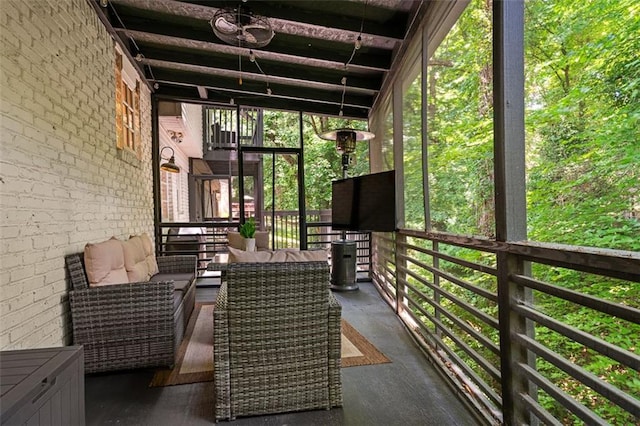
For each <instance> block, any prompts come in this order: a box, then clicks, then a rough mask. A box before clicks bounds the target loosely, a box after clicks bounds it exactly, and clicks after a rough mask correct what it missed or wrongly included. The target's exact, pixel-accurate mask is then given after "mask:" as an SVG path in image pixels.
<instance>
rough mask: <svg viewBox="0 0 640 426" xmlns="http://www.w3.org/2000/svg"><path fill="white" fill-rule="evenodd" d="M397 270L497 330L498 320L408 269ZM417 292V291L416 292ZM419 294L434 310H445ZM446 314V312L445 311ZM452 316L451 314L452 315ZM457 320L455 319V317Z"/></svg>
mask: <svg viewBox="0 0 640 426" xmlns="http://www.w3.org/2000/svg"><path fill="white" fill-rule="evenodd" d="M398 269H399V270H401V271H403V272H405V273H406V274H408V275H411V276H412V277H413V278H415V279H416V280H418V281H419V282H421V283H422V284H424V285H426V286H427V287H429V288H430V289H431V290H433V291H435V292H437V293H439V294H441V295H443V296H445V297H446V298H447V299H449V300H450V301H451V302H453V304H454V305H456V306H458V307H460V308H462V309H464V310H465V311H466V312H469V313H470V314H471V315H473V316H474V317H476V318H478V319H479V320H481V321H483V322H485V323H486V324H487V325H489V326H490V327H492V328H493V329H494V330H497V329H498V326H499V324H498V320H496V319H495V318H493V317H491V316H490V315H487V314H486V313H484V312H482V311H481V310H479V309H477V308H476V307H475V306H472V305H469V304H468V303H465V302H464V301H462V300H460V299H459V298H458V297H457V296H454V295H453V294H451V293H449V292H448V291H446V290H443V289H442V288H441V287H438V286H436V285H435V284H433V283H430V282H429V281H427V280H424V279H423V278H422V277H418V276H417V275H415V274H414V273H413V272H412V271H409V270H408V269H406V268H404V267H403V266H400V267H398ZM405 285H407V286H411V284H409V283H405ZM416 291H417V290H416ZM420 294H421V295H422V296H423V297H424V298H425V299H426V301H427V302H428V303H430V304H431V305H432V306H433V307H434V308H436V309H440V310H443V311H445V310H446V308H445V307H444V306H442V305H439V304H437V303H436V302H434V301H432V300H430V298H428V297H427V296H426V295H424V294H422V292H420ZM447 312H448V311H447ZM452 315H453V314H452ZM456 318H457V317H456ZM494 349H495V353H496V354H499V352H500V350H499V349H498V347H497V346H495V347H492V350H494Z"/></svg>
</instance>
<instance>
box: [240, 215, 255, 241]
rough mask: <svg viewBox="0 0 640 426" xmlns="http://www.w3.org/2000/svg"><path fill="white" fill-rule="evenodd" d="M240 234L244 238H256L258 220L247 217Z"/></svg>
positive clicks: (241, 226)
mask: <svg viewBox="0 0 640 426" xmlns="http://www.w3.org/2000/svg"><path fill="white" fill-rule="evenodd" d="M239 230H240V235H242V236H243V237H244V238H254V237H255V235H256V220H255V218H253V217H250V218H249V219H247V220H246V221H245V222H244V223H243V224H242V225H240V229H239Z"/></svg>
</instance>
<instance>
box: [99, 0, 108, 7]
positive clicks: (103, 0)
mask: <svg viewBox="0 0 640 426" xmlns="http://www.w3.org/2000/svg"><path fill="white" fill-rule="evenodd" d="M108 4H109V1H108V0H100V6H102V7H107V5H108Z"/></svg>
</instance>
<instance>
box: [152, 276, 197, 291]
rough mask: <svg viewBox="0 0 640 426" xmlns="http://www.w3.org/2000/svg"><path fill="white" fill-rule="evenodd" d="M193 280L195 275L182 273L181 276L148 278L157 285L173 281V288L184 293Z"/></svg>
mask: <svg viewBox="0 0 640 426" xmlns="http://www.w3.org/2000/svg"><path fill="white" fill-rule="evenodd" d="M194 279H195V274H190V273H182V274H156V275H154V276H152V277H151V278H149V281H151V282H154V283H157V282H160V281H173V288H174V289H175V290H178V291H185V290H188V289H189V285H191V283H192V282H193V280H194Z"/></svg>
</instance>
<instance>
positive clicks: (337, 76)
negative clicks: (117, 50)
mask: <svg viewBox="0 0 640 426" xmlns="http://www.w3.org/2000/svg"><path fill="white" fill-rule="evenodd" d="M138 46H139V48H140V51H141V52H144V58H145V60H159V61H167V62H175V63H182V64H189V65H197V66H202V67H211V68H216V69H226V70H230V71H233V72H238V70H239V66H240V65H239V61H238V59H239V58H238V56H231V55H225V54H216V53H208V52H207V53H206V54H203V53H204V52H201V51H189V50H185V49H182V50H174V49H166V48H159V47H158V46H154V45H150V44H146V43H138ZM243 53H244V54H245V55H246V56H245V55H243V56H244V57H243V58H242V70H243V73H246V72H249V73H251V74H262V72H260V69H262V71H264V73H265V74H266V76H265V77H267V78H268V79H274V78H276V79H278V78H281V79H288V80H296V81H299V82H300V83H301V84H304V83H305V82H307V81H312V82H317V83H324V84H330V85H338V84H341V80H342V77H345V76H346V77H347V85H348V88H349V89H351V88H354V89H366V90H371V91H374V92H375V91H377V90H378V88H379V87H380V85H381V84H382V73H377V75H372V76H362V75H359V74H355V73H352V72H348V71H347V72H345V71H336V70H326V69H318V68H316V67H309V66H303V65H289V64H285V63H282V62H275V61H269V60H262V59H258V58H256V59H255V62H253V63H252V62H250V60H249V57H248V56H249V55H248V51H244V52H243ZM258 55H259V53H258ZM256 64H258V65H256ZM258 66H259V68H258Z"/></svg>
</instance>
